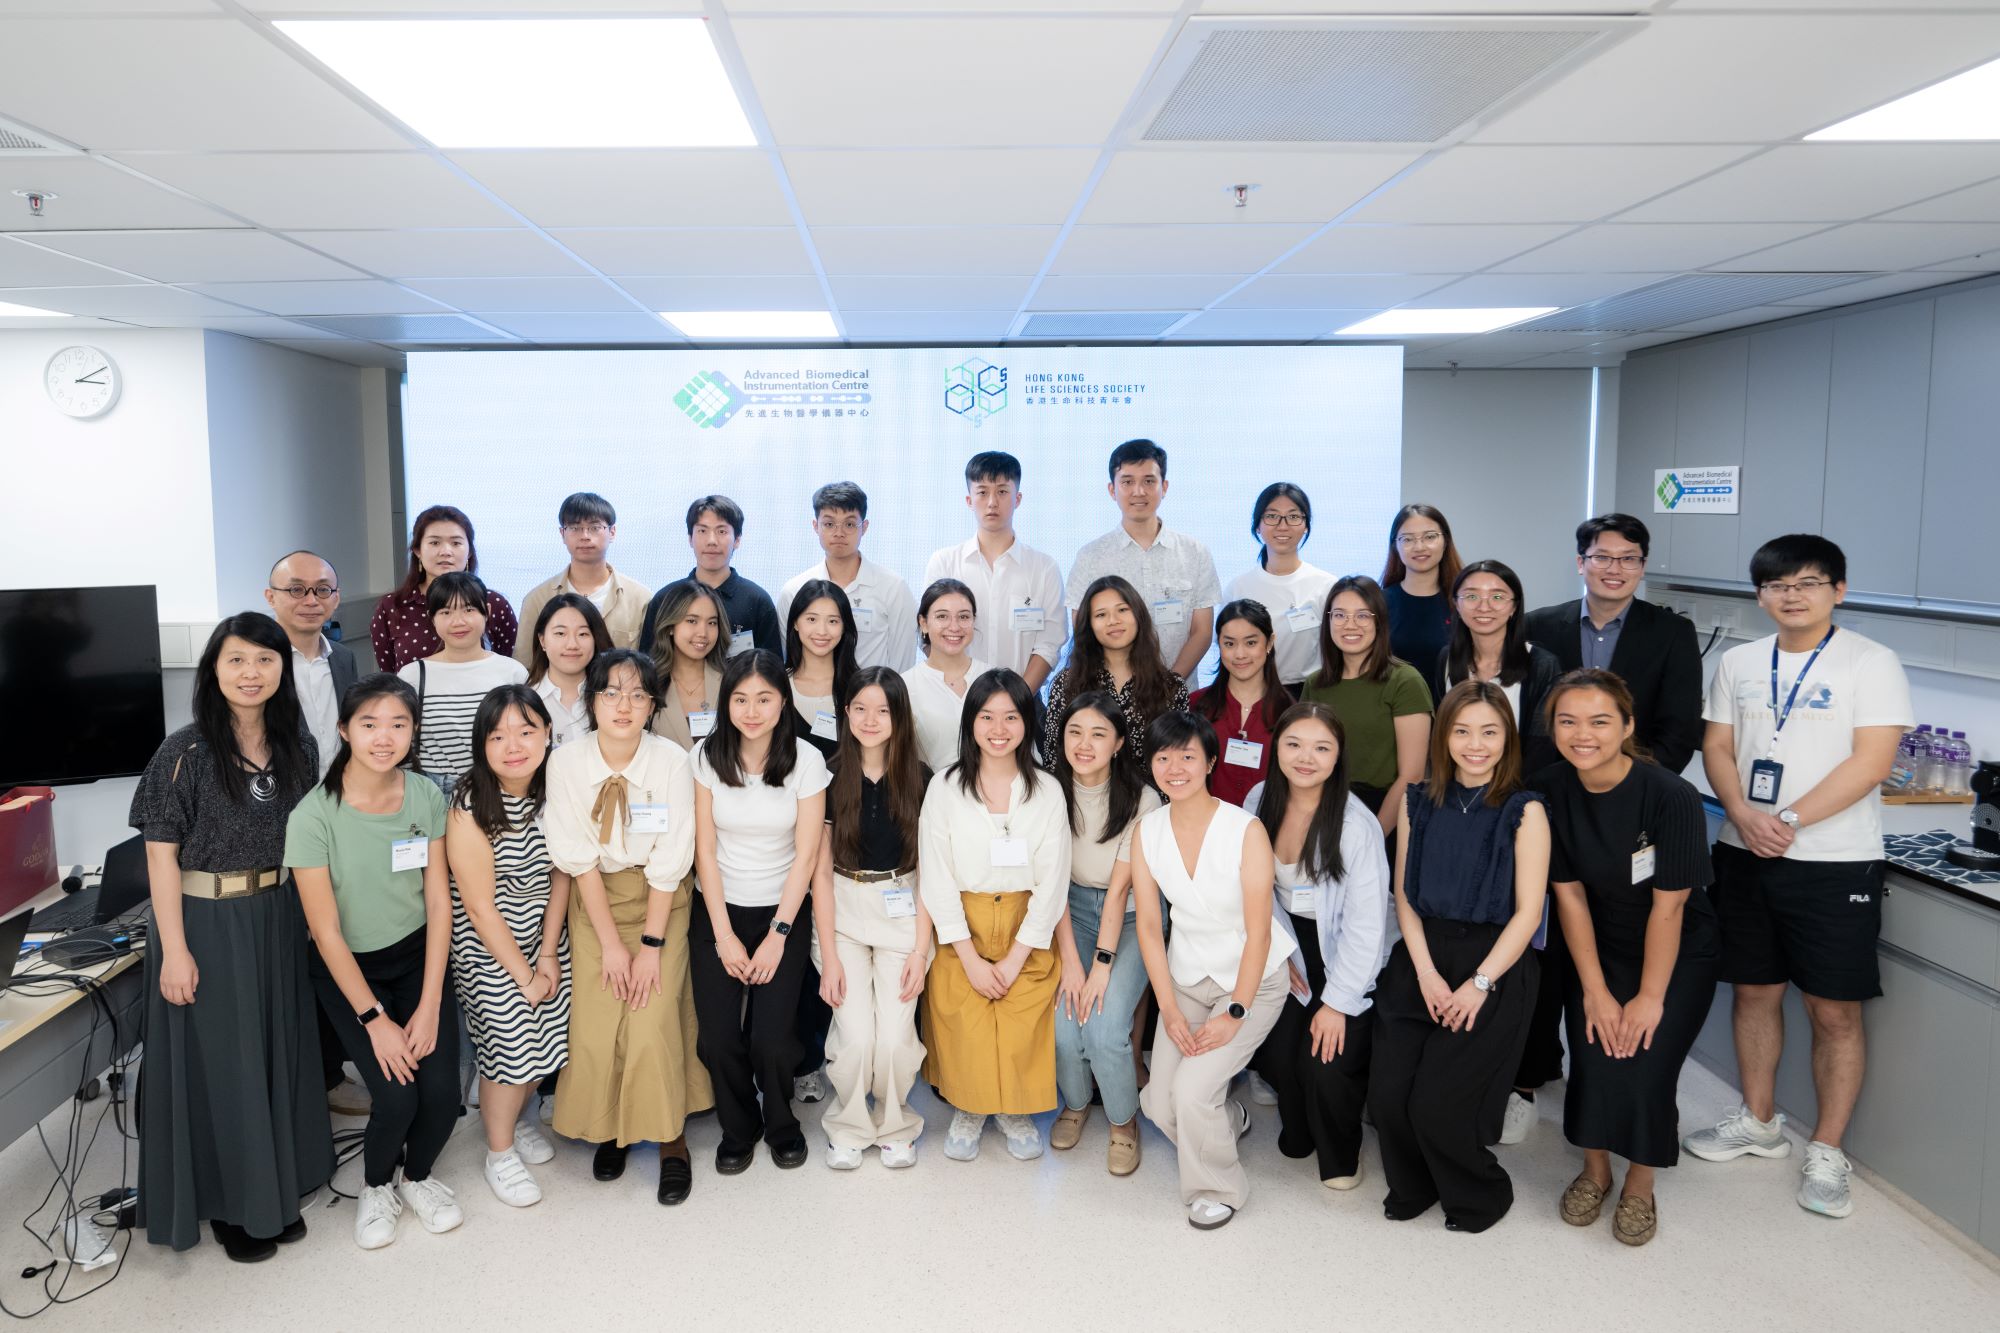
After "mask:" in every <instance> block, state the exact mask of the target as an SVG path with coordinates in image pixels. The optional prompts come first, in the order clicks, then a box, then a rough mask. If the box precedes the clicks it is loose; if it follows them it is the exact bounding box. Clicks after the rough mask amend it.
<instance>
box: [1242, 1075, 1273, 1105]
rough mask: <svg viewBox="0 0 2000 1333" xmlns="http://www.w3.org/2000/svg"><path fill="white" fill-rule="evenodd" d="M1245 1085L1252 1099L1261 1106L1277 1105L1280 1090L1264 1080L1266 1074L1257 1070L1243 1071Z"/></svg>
mask: <svg viewBox="0 0 2000 1333" xmlns="http://www.w3.org/2000/svg"><path fill="white" fill-rule="evenodd" d="M1243 1086H1244V1088H1245V1089H1246V1090H1248V1092H1249V1093H1250V1100H1251V1101H1253V1102H1255V1103H1257V1105H1259V1106H1276V1105H1277V1104H1278V1090H1277V1089H1276V1088H1274V1087H1272V1086H1271V1085H1270V1084H1269V1083H1267V1082H1265V1081H1264V1076H1263V1075H1262V1074H1259V1073H1257V1072H1256V1071H1255V1070H1249V1069H1246V1070H1244V1071H1243Z"/></svg>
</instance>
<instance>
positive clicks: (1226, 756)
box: [1222, 736, 1264, 768]
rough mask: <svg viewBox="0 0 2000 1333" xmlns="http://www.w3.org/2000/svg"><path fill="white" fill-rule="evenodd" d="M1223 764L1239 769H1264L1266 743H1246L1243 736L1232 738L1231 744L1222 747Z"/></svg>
mask: <svg viewBox="0 0 2000 1333" xmlns="http://www.w3.org/2000/svg"><path fill="white" fill-rule="evenodd" d="M1222 762H1223V763H1225V764H1234V765H1236V766H1237V767H1238V768H1262V767H1263V766H1264V743H1263V742H1262V741H1246V740H1244V739H1243V738H1242V737H1241V736H1231V737H1230V738H1229V744H1227V745H1225V746H1223V747H1222Z"/></svg>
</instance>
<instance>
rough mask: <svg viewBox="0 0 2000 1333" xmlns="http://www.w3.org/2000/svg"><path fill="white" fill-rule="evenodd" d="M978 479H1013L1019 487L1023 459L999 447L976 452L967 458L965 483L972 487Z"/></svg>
mask: <svg viewBox="0 0 2000 1333" xmlns="http://www.w3.org/2000/svg"><path fill="white" fill-rule="evenodd" d="M976 481H1011V482H1013V483H1014V485H1015V486H1016V487H1018V486H1020V484H1021V460H1020V459H1018V458H1016V457H1014V455H1012V454H1009V453H1003V452H1001V451H1000V450H998V449H988V450H987V451H986V452H985V453H981V454H974V455H973V456H972V457H970V458H968V459H966V460H965V484H966V486H967V487H970V486H971V485H972V483H974V482H976Z"/></svg>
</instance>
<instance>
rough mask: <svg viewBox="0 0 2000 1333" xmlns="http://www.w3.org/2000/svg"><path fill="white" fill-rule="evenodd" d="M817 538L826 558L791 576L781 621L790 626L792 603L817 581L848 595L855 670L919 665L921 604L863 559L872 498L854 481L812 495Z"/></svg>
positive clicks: (782, 592) (781, 593) (782, 595)
mask: <svg viewBox="0 0 2000 1333" xmlns="http://www.w3.org/2000/svg"><path fill="white" fill-rule="evenodd" d="M812 507H813V536H814V537H816V538H818V539H819V549H820V551H821V552H822V553H823V554H824V555H825V557H826V558H825V559H824V560H821V561H820V562H819V563H818V564H816V565H814V566H813V567H812V568H810V569H807V570H804V571H802V572H800V573H797V574H794V575H792V576H791V577H790V578H789V579H786V580H785V586H784V587H783V588H781V589H779V590H778V619H779V620H780V621H781V622H783V623H784V624H786V625H789V624H791V621H792V599H793V598H794V597H796V596H798V594H799V589H800V588H803V587H804V586H805V585H806V584H807V583H810V582H811V581H812V580H814V579H826V580H828V581H829V582H831V583H833V584H834V585H835V586H836V587H838V588H839V589H840V590H841V591H842V592H844V593H846V594H847V604H848V607H849V609H851V610H852V611H853V612H854V636H855V641H854V664H855V665H856V666H865V667H870V666H879V667H888V668H889V669H890V670H891V671H895V672H903V671H908V670H909V669H910V666H911V664H912V663H914V662H915V661H916V660H917V599H916V598H914V597H912V596H910V585H909V584H907V583H905V582H903V580H902V579H901V578H900V577H898V576H897V575H896V574H895V573H894V572H893V571H891V570H887V569H884V568H882V566H880V565H878V564H876V563H875V562H874V561H872V560H870V559H868V558H867V557H866V556H864V555H862V554H861V539H862V538H863V537H864V536H866V535H867V533H868V493H867V492H866V491H863V490H862V489H861V488H860V487H859V486H857V485H855V484H854V483H853V482H851V481H835V482H829V483H827V484H826V485H824V486H822V487H820V488H819V489H818V490H816V491H814V492H813V497H812Z"/></svg>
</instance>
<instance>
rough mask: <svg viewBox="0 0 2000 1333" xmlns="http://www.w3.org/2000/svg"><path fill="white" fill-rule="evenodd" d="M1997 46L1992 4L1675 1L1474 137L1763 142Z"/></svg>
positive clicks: (1898, 91) (1883, 97)
mask: <svg viewBox="0 0 2000 1333" xmlns="http://www.w3.org/2000/svg"><path fill="white" fill-rule="evenodd" d="M1457 7H1458V6H1456V5H1454V6H1453V8H1457ZM1989 8H1990V7H1989ZM1994 55H2000V15H1994V14H1990V13H1989V14H1980V15H1972V14H1968V15H1964V16H1955V15H1939V14H1926V15H1924V16H1923V17H1922V18H1915V17H1912V16H1909V15H1905V14H1900V13H1877V14H1855V15H1815V16H1812V17H1811V18H1805V17H1801V16H1797V15H1779V14H1766V15H1735V14H1681V13H1678V12H1675V11H1672V10H1670V11H1667V12H1665V13H1663V14H1661V15H1660V16H1659V17H1657V18H1655V19H1654V20H1653V21H1652V22H1651V23H1650V24H1649V25H1648V26H1647V28H1646V30H1645V31H1643V32H1640V33H1639V34H1638V35H1636V36H1634V37H1632V38H1630V39H1629V40H1627V41H1624V42H1621V43H1620V44H1618V45H1617V46H1614V47H1612V48H1610V49H1609V50H1607V51H1605V52H1603V53H1602V54H1601V55H1599V56H1597V57H1596V58H1595V59H1593V60H1591V61H1589V62H1588V63H1586V64H1584V65H1583V66H1581V67H1580V68H1578V69H1577V70H1575V71H1573V72H1572V73H1570V74H1569V75H1567V76H1566V77H1564V78H1563V79H1562V80H1560V81H1559V82H1557V83H1556V84H1555V85H1554V86H1553V87H1551V88H1549V89H1547V90H1546V91H1544V92H1542V93H1541V94H1539V95H1538V96H1535V97H1533V98H1531V99H1530V100H1529V101H1527V102H1526V103H1525V104H1523V105H1522V106H1521V107H1519V108H1518V109H1516V110H1514V111H1511V112H1508V113H1507V114H1505V115H1502V116H1500V117H1499V118H1497V119H1496V120H1494V121H1493V122H1492V123H1491V124H1489V125H1487V126H1486V127H1485V128H1484V129H1482V130H1481V131H1480V132H1479V133H1478V134H1477V135H1476V136H1474V141H1475V142H1478V143H1578V142H1588V143H1766V142H1771V141H1774V140H1780V139H1790V138H1795V137H1796V136H1798V135H1801V134H1806V133H1809V132H1810V131H1812V130H1816V129H1819V128H1821V127H1823V126H1825V125H1829V124H1831V123H1833V122H1834V121H1837V120H1840V119H1842V118H1844V117H1846V116H1850V115H1853V114H1855V113H1856V112H1859V111H1864V110H1866V109H1868V108H1869V107H1872V106H1874V105H1876V104H1877V103H1879V102H1884V101H1887V100H1889V99H1890V98H1892V97H1898V96H1901V95H1902V94H1903V93H1906V92H1910V91H1912V90H1914V89H1916V88H1919V87H1921V86H1923V85H1924V84H1927V83H1930V82H1933V81H1934V80H1937V79H1940V78H1943V77H1944V76H1946V75H1948V74H1953V73H1956V72H1957V71H1959V70H1961V69H1963V68H1965V67H1966V66H1967V65H1969V64H1974V63H1977V62H1978V61H1980V60H1983V59H1987V58H1990V57H1992V56H1994ZM1642 90H1643V94H1642Z"/></svg>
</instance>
